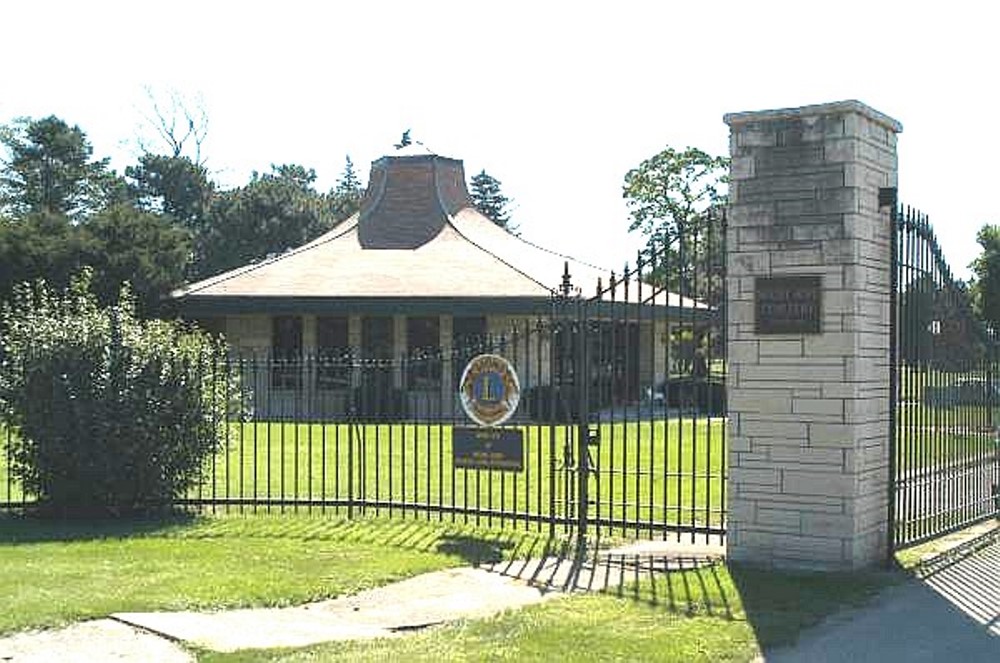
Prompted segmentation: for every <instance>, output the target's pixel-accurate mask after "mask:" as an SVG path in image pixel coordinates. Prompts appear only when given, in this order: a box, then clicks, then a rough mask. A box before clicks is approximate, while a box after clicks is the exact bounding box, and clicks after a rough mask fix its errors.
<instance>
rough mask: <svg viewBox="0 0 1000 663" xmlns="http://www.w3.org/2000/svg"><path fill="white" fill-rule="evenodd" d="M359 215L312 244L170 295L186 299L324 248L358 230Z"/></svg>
mask: <svg viewBox="0 0 1000 663" xmlns="http://www.w3.org/2000/svg"><path fill="white" fill-rule="evenodd" d="M359 215H360V212H355V213H354V214H352V215H351V216H349V217H348V218H347V219H345V220H344V221H341V222H340V223H338V224H337V225H335V226H334V227H333V228H330V230H328V231H326V232H325V233H324V234H323V235H320V236H319V237H317V238H316V239H314V240H312V241H310V242H306V243H305V244H303V245H302V246H299V247H296V248H294V249H289V250H287V251H285V252H284V253H282V254H280V255H277V256H274V257H272V258H265V259H264V260H261V261H259V262H253V263H250V264H249V265H243V266H242V267H236V268H235V269H231V270H229V271H226V272H222V273H221V274H216V275H215V276H209V277H208V278H206V279H202V280H201V281H196V282H195V283H192V284H191V285H189V286H186V287H183V288H178V289H177V290H174V291H173V292H171V293H170V297H171V298H172V299H175V298H179V297H186V296H187V295H193V294H195V293H197V292H199V291H201V290H204V289H205V288H210V287H212V286H214V285H218V284H220V283H225V282H226V281H228V280H230V279H234V278H236V277H238V276H243V275H244V274H248V273H250V272H252V271H254V270H256V269H260V268H261V267H266V266H268V265H273V264H274V263H276V262H280V261H282V260H284V259H285V258H291V257H293V256H296V255H299V254H301V253H305V252H306V251H311V250H312V249H315V248H317V247H320V246H323V245H324V244H327V243H329V242H332V241H334V240H335V239H339V238H341V237H343V236H344V235H346V234H347V233H349V232H350V231H351V230H352V229H354V228H356V227H357V226H358V217H359ZM341 226H344V228H343V231H342V232H339V233H336V234H334V233H335V232H336V231H337V230H340V227H341ZM324 235H330V237H326V238H324Z"/></svg>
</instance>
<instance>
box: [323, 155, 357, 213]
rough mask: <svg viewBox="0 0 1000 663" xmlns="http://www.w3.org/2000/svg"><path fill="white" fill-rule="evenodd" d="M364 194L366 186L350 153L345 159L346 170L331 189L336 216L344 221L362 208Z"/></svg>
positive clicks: (331, 201) (331, 199) (331, 198)
mask: <svg viewBox="0 0 1000 663" xmlns="http://www.w3.org/2000/svg"><path fill="white" fill-rule="evenodd" d="M364 194H365V190H364V187H362V186H361V180H360V179H359V178H358V174H357V172H356V171H355V170H354V162H353V161H351V157H350V155H348V156H347V157H346V159H345V164H344V172H343V173H341V175H340V178H339V179H338V180H337V185H336V186H335V187H334V188H333V190H332V191H330V196H329V197H330V205H331V207H332V213H333V216H334V218H335V219H336V220H337V221H343V220H344V219H346V218H347V217H349V216H351V215H352V214H354V213H355V212H357V211H358V210H359V209H361V198H362V197H364Z"/></svg>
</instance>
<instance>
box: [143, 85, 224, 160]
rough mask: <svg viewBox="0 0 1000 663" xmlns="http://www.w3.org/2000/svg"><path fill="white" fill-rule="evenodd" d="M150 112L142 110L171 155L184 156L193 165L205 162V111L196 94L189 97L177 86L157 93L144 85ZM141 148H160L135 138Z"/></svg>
mask: <svg viewBox="0 0 1000 663" xmlns="http://www.w3.org/2000/svg"><path fill="white" fill-rule="evenodd" d="M145 91H146V98H147V99H148V100H149V106H150V112H146V113H143V120H145V124H146V126H147V127H148V128H151V129H152V130H153V132H154V133H155V134H156V136H157V139H158V141H157V142H159V143H160V144H161V145H160V148H161V149H162V148H163V147H165V148H166V150H167V152H168V153H169V154H170V156H172V157H180V156H187V157H188V158H189V159H190V160H191V161H192V162H193V163H194V164H195V165H197V166H204V165H205V161H204V159H203V157H202V145H204V143H205V139H206V138H207V137H208V112H207V111H206V110H205V104H204V101H203V100H202V99H201V97H200V96H199V97H198V98H196V99H194V100H191V99H189V98H186V97H184V96H183V95H181V94H180V93H179V92H178V91H177V90H170V91H169V92H168V93H166V95H165V97H166V98H164V95H157V94H156V93H155V92H154V91H153V90H152V88H149V87H147V88H145ZM138 142H139V147H140V149H141V150H142V151H143V152H158V151H160V150H159V149H157V148H156V147H155V146H152V145H150V144H148V143H146V142H144V140H143V138H142V137H140V138H139V139H138Z"/></svg>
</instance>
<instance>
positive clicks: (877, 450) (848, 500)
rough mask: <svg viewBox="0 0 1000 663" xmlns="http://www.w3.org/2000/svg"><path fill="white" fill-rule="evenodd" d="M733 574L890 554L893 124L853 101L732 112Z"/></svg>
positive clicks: (856, 564) (839, 565) (869, 561)
mask: <svg viewBox="0 0 1000 663" xmlns="http://www.w3.org/2000/svg"><path fill="white" fill-rule="evenodd" d="M725 121H726V123H727V124H728V125H729V127H730V154H731V156H732V166H731V178H732V182H731V186H730V203H731V207H730V216H729V224H728V231H727V250H728V258H727V263H728V282H727V288H728V297H729V304H728V321H727V322H728V353H727V354H728V361H729V375H728V388H729V397H728V403H729V432H730V437H729V439H730V449H729V484H728V486H729V487H728V501H729V505H728V506H729V520H728V524H727V528H728V544H727V545H728V548H729V555H730V558H731V559H732V560H735V561H745V562H751V563H756V564H764V565H769V566H780V567H811V568H823V569H852V568H860V567H865V566H869V565H873V564H877V563H880V562H882V561H883V560H884V559H885V555H886V549H887V548H886V546H887V541H888V531H889V530H888V523H887V513H888V511H887V504H888V482H889V342H890V328H889V295H890V268H891V265H890V260H891V258H890V240H891V228H890V221H889V210H888V209H880V208H879V201H878V193H879V189H880V188H883V187H895V186H896V134H897V133H899V132H900V131H901V130H902V127H901V125H900V124H899V123H898V122H897V121H895V120H893V119H891V118H889V117H887V116H885V115H883V114H881V113H879V112H877V111H875V110H873V109H871V108H869V107H867V106H865V105H864V104H861V103H859V102H857V101H844V102H836V103H830V104H822V105H816V106H805V107H801V108H791V109H782V110H773V111H760V112H748V113H735V114H730V115H727V116H726V117H725Z"/></svg>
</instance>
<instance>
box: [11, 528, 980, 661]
mask: <svg viewBox="0 0 1000 663" xmlns="http://www.w3.org/2000/svg"><path fill="white" fill-rule="evenodd" d="M721 552H722V551H721V549H720V548H708V547H702V548H694V549H693V548H690V547H686V546H685V547H683V548H682V549H663V544H645V546H637V547H633V548H629V549H627V550H617V551H610V553H607V554H605V555H603V556H602V557H600V558H599V559H598V561H597V563H594V564H579V563H576V562H574V561H573V559H572V558H569V557H546V558H543V559H535V560H521V561H515V562H502V563H497V564H494V565H492V566H486V567H481V568H468V567H463V568H457V569H448V570H444V571H437V572H434V573H428V574H424V575H421V576H417V577H415V578H411V579H408V580H404V581H402V582H398V583H393V584H391V585H387V586H384V587H380V588H377V589H372V590H369V591H365V592H361V593H359V594H356V595H353V596H349V597H342V598H337V599H332V600H328V601H320V602H316V603H312V604H308V605H305V606H298V607H293V608H267V609H254V610H232V611H219V612H203V613H197V612H175V613H128V614H118V615H114V616H113V617H112V618H111V619H102V620H95V621H91V622H85V623H81V624H75V625H73V626H70V627H68V628H65V629H59V630H53V631H43V632H35V633H21V634H17V635H14V636H10V637H7V638H2V639H0V661H14V662H16V663H25V662H29V661H30V662H36V661H59V663H65V662H66V661H96V662H99V661H118V662H130V661H135V662H139V661H142V662H147V661H161V662H164V663H174V662H176V663H182V662H183V663H187V662H189V661H191V660H193V659H192V657H191V655H190V654H189V653H188V652H187V651H185V650H184V649H183V648H182V646H181V643H185V644H191V645H197V646H200V647H204V648H208V649H214V650H217V651H234V650H237V649H248V648H271V647H301V646H307V645H310V644H315V643H320V642H327V641H331V640H341V639H360V638H373V637H399V636H400V635H402V634H405V633H407V632H410V631H413V630H417V629H420V628H423V627H426V626H430V625H433V624H438V623H443V622H448V621H453V620H457V619H464V618H476V617H485V616H489V615H492V614H495V613H497V612H500V611H503V610H507V609H513V608H519V607H523V606H526V605H530V604H533V603H538V602H541V601H545V600H548V599H549V598H551V597H553V596H558V595H561V594H564V593H566V592H573V591H593V590H605V591H606V590H608V589H609V588H611V589H613V588H615V587H618V586H621V584H622V583H624V582H628V581H629V580H632V579H633V578H634V577H635V576H636V575H637V574H638V573H640V572H644V571H642V569H643V567H642V564H643V562H642V560H644V559H645V560H649V559H656V560H657V561H656V565H657V569H658V570H661V569H664V568H669V567H674V568H679V567H685V568H691V567H692V566H694V565H698V564H704V563H707V562H710V561H713V560H716V559H718V558H719V557H721ZM664 559H669V560H671V561H670V563H669V564H666V565H665V564H664V562H663V561H662V560H664ZM942 559H943V561H940V562H938V563H935V564H931V565H928V566H927V567H926V568H924V569H923V570H922V573H921V576H922V577H921V578H919V579H914V580H912V581H908V582H906V583H905V584H903V585H899V586H896V587H893V588H891V589H889V590H887V591H886V592H884V593H883V594H882V596H880V597H879V599H878V600H876V601H875V602H874V603H873V604H872V605H870V606H868V607H866V608H863V609H861V610H856V611H853V612H848V613H844V614H841V615H838V616H836V617H834V618H831V619H830V620H827V622H825V623H823V624H821V625H820V626H818V627H816V628H814V629H811V630H809V631H806V632H804V633H803V634H802V637H801V638H800V639H799V641H798V642H797V643H796V645H795V646H794V647H792V648H788V649H781V650H775V651H769V652H765V655H764V657H763V659H764V660H766V661H767V662H768V663H783V662H787V661H809V662H814V661H845V662H846V661H849V662H850V663H864V662H866V661H878V662H879V663H882V662H885V661H888V662H891V661H907V662H912V661H917V662H919V661H941V660H944V661H947V660H955V661H961V663H976V662H978V661H989V662H993V661H1000V540H994V541H992V542H991V543H988V544H987V545H984V546H982V547H980V548H978V549H977V550H976V551H975V552H973V553H971V554H967V555H962V556H955V557H945V558H942Z"/></svg>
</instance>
